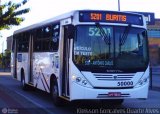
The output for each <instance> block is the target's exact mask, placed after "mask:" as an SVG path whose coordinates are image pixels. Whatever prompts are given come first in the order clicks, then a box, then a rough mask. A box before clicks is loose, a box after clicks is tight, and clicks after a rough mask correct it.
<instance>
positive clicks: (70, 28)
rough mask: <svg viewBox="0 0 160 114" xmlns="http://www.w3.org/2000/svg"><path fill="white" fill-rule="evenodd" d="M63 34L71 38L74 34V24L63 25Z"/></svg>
mask: <svg viewBox="0 0 160 114" xmlns="http://www.w3.org/2000/svg"><path fill="white" fill-rule="evenodd" d="M65 34H66V36H67V38H68V39H73V38H74V36H75V26H73V25H67V26H65Z"/></svg>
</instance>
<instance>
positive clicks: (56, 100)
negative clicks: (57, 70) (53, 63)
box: [51, 80, 62, 106]
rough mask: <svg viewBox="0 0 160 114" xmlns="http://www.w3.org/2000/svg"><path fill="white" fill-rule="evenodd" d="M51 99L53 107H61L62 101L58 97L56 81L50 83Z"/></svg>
mask: <svg viewBox="0 0 160 114" xmlns="http://www.w3.org/2000/svg"><path fill="white" fill-rule="evenodd" d="M51 97H52V100H53V103H54V105H55V106H61V105H62V99H61V98H60V97H59V93H58V84H57V81H56V80H54V81H53V82H52V83H51Z"/></svg>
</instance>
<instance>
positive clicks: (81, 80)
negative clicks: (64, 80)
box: [71, 75, 92, 88]
mask: <svg viewBox="0 0 160 114" xmlns="http://www.w3.org/2000/svg"><path fill="white" fill-rule="evenodd" d="M71 79H72V81H73V82H76V83H77V84H79V85H82V86H85V87H90V88H91V87H92V86H91V85H90V83H89V82H88V81H87V80H86V79H85V78H84V77H83V76H81V77H80V76H77V75H72V77H71Z"/></svg>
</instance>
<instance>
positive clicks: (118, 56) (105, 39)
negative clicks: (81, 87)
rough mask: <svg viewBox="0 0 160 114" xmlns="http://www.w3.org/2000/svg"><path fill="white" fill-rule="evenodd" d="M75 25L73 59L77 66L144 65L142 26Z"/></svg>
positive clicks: (145, 54)
mask: <svg viewBox="0 0 160 114" xmlns="http://www.w3.org/2000/svg"><path fill="white" fill-rule="evenodd" d="M100 26H101V27H100V28H101V29H100V28H99V27H97V26H96V25H95V26H94V25H79V26H77V27H76V37H75V38H74V54H73V55H74V57H73V61H74V63H75V64H76V66H77V67H78V68H79V69H81V70H90V71H91V70H93V69H112V70H114V69H119V70H126V69H130V70H132V69H146V67H147V64H148V49H147V38H146V37H147V36H146V30H145V29H141V28H134V27H125V26H124V27H122V26H106V25H105V26H104V25H100Z"/></svg>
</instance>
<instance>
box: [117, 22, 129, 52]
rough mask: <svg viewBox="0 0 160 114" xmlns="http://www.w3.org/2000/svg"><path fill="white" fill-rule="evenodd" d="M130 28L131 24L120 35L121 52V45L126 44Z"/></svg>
mask: <svg viewBox="0 0 160 114" xmlns="http://www.w3.org/2000/svg"><path fill="white" fill-rule="evenodd" d="M130 28H131V24H129V25H128V26H126V27H125V30H124V32H123V34H122V36H121V35H120V36H119V52H121V46H122V45H124V44H125V42H126V40H127V37H128V33H129V31H130Z"/></svg>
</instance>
